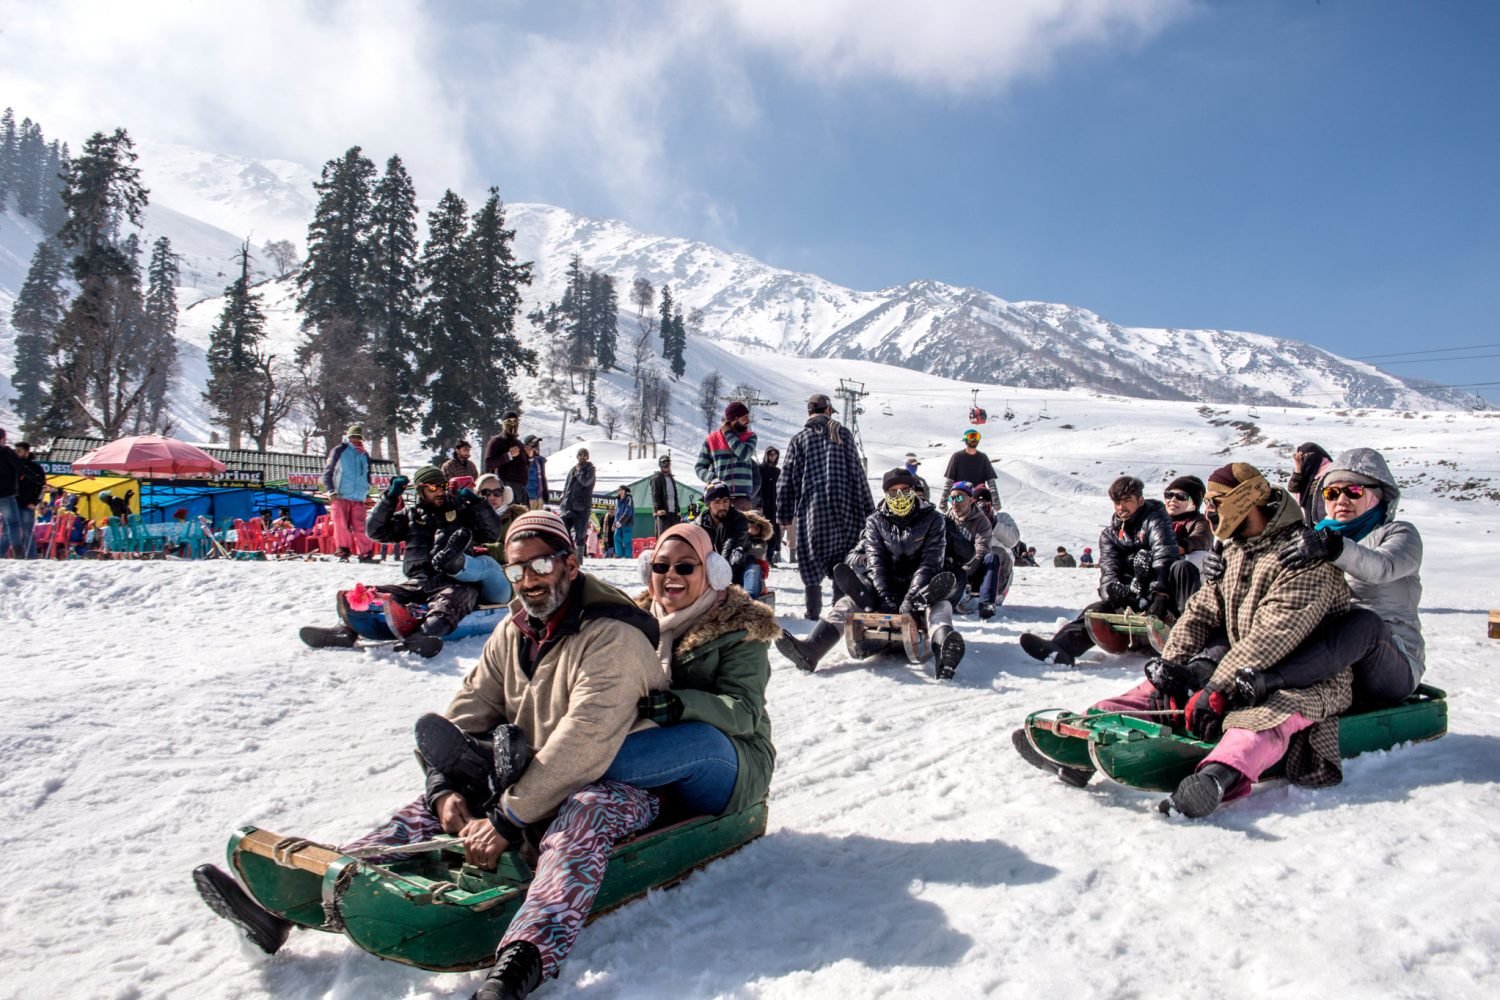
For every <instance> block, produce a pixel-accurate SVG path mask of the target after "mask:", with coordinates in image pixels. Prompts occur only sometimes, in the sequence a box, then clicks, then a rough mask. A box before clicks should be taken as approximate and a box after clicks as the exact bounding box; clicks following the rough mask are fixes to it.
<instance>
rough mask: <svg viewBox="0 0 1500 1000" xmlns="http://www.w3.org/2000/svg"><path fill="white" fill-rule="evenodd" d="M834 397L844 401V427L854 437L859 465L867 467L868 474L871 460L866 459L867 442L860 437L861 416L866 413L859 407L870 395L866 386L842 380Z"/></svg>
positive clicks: (861, 383)
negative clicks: (860, 402) (861, 401)
mask: <svg viewBox="0 0 1500 1000" xmlns="http://www.w3.org/2000/svg"><path fill="white" fill-rule="evenodd" d="M834 395H835V396H837V397H838V398H839V399H842V400H843V401H844V426H845V427H847V428H849V431H850V432H851V433H852V434H853V435H854V446H855V447H856V448H858V449H859V463H860V464H861V465H863V466H864V467H865V471H866V472H869V471H870V460H869V459H868V458H866V457H865V442H864V439H863V438H861V437H860V436H859V415H860V414H861V413H863V412H865V408H864V407H863V406H860V405H859V401H860V400H861V399H863V398H864V397H866V396H868V395H869V393H868V392H866V391H865V384H864V383H863V382H856V381H854V380H853V379H847V378H841V379H839V388H838V391H837V392H835V393H834Z"/></svg>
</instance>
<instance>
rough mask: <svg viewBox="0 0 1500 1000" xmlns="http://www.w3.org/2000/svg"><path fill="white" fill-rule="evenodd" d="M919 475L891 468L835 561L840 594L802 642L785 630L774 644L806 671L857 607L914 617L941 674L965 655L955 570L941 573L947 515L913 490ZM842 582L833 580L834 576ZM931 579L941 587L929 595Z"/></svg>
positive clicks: (830, 645)
mask: <svg viewBox="0 0 1500 1000" xmlns="http://www.w3.org/2000/svg"><path fill="white" fill-rule="evenodd" d="M916 486H917V484H916V478H915V477H914V476H913V475H912V474H911V473H910V472H907V471H906V469H904V468H900V469H892V470H891V471H889V472H887V473H886V474H885V475H884V476H883V477H882V478H881V488H882V490H883V492H884V497H883V498H882V499H881V501H880V504H879V505H878V506H877V507H876V508H875V510H874V512H873V513H872V514H870V516H869V517H868V518H866V519H865V528H864V533H863V534H862V535H861V537H860V542H859V545H858V546H856V547H855V549H854V550H853V551H851V552H850V553H849V556H848V558H847V559H846V561H845V562H843V563H841V564H839V565H838V566H836V567H834V579H835V581H836V584H837V585H838V586H839V587H840V589H842V590H843V592H844V593H843V596H841V597H840V598H838V599H837V600H836V601H834V602H833V606H832V607H831V608H830V609H829V610H828V613H827V614H825V615H824V616H823V617H822V618H821V619H819V621H818V624H817V626H816V627H814V628H813V631H812V634H811V635H810V636H808V637H807V638H806V639H805V640H804V639H798V638H796V637H795V636H793V635H791V634H790V633H786V632H783V634H782V637H781V638H780V639H778V640H776V648H777V650H779V651H780V652H781V654H782V655H783V656H785V657H786V658H787V659H788V660H790V661H791V662H792V665H793V666H795V667H798V668H799V669H802V670H806V671H808V672H811V671H813V670H816V669H817V666H818V662H819V661H820V660H821V659H822V658H823V657H824V656H825V655H827V653H828V651H829V650H831V649H832V648H833V647H834V646H835V645H836V644H837V643H838V640H839V639H840V638H841V637H842V635H843V631H844V623H845V622H846V621H848V619H849V615H850V614H852V613H854V612H856V611H881V612H888V613H889V612H894V613H897V614H903V615H914V616H916V617H917V619H918V627H920V628H921V629H922V630H923V631H925V632H927V633H928V634H929V635H930V636H931V638H932V647H933V650H934V652H935V654H936V655H935V659H936V663H935V664H934V673H935V675H936V676H937V679H938V680H948V679H950V678H951V677H952V676H953V674H954V672H955V671H956V670H957V669H958V664H959V661H960V660H962V659H963V656H964V649H965V647H964V640H963V637H962V636H960V635H959V634H958V633H957V632H956V631H954V628H953V605H952V603H951V597H952V593H953V591H954V590H956V589H957V580H955V579H954V577H953V574H951V573H948V572H945V571H943V559H944V556H945V553H946V548H947V528H946V521H945V519H944V517H943V515H942V514H941V513H939V512H938V510H937V508H936V507H934V506H932V504H930V503H928V502H927V501H926V500H923V499H922V498H921V496H919V495H918V493H917V489H916ZM840 580H841V581H842V583H838V581H840ZM930 585H936V586H938V587H939V589H940V591H941V592H939V593H934V592H932V590H931V586H930Z"/></svg>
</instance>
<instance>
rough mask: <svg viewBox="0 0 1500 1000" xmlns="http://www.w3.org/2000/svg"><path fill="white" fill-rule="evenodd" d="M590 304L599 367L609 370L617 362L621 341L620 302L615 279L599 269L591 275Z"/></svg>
mask: <svg viewBox="0 0 1500 1000" xmlns="http://www.w3.org/2000/svg"><path fill="white" fill-rule="evenodd" d="M589 306H590V309H591V311H592V313H593V322H592V324H591V325H592V326H593V329H594V356H595V357H596V358H597V359H598V361H599V367H600V368H601V369H603V370H604V371H609V370H610V369H612V368H614V367H615V364H616V362H617V360H618V359H617V357H616V351H617V350H618V349H619V341H620V302H619V300H618V299H617V298H616V297H615V279H614V278H612V277H610V276H609V275H607V274H601V273H599V272H597V271H595V272H592V273H591V274H590V275H589Z"/></svg>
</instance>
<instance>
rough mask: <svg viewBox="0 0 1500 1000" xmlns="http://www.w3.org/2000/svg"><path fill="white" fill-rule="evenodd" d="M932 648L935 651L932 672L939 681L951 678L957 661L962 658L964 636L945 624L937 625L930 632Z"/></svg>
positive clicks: (956, 669)
mask: <svg viewBox="0 0 1500 1000" xmlns="http://www.w3.org/2000/svg"><path fill="white" fill-rule="evenodd" d="M932 648H933V650H934V651H935V652H936V656H935V658H934V660H935V662H934V663H933V674H934V675H936V677H937V679H938V680H940V681H946V680H952V679H953V675H954V674H955V673H956V672H957V671H958V661H959V660H962V659H963V658H964V637H963V636H961V635H959V634H958V633H957V632H955V631H954V630H953V629H951V628H949V627H948V626H946V625H939V626H938V627H937V628H936V629H934V630H933V632H932Z"/></svg>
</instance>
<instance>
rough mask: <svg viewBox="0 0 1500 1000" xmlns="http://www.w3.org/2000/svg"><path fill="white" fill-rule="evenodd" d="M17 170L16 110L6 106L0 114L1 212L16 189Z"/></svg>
mask: <svg viewBox="0 0 1500 1000" xmlns="http://www.w3.org/2000/svg"><path fill="white" fill-rule="evenodd" d="M15 171H16V112H15V110H14V109H13V108H6V109H5V112H4V113H3V114H0V212H3V211H5V205H6V202H7V201H8V200H9V198H10V194H11V192H12V191H14V190H15Z"/></svg>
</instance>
